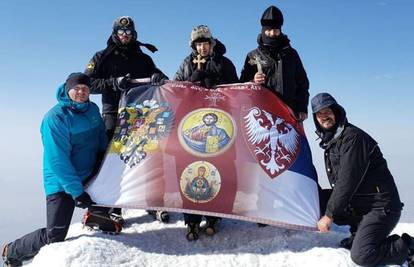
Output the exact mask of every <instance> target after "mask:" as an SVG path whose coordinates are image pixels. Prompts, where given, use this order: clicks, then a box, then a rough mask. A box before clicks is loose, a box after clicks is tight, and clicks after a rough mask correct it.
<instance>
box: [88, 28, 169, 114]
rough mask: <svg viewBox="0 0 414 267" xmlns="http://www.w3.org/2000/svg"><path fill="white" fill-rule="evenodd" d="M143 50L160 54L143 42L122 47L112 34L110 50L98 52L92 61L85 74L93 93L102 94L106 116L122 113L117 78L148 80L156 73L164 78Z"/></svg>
mask: <svg viewBox="0 0 414 267" xmlns="http://www.w3.org/2000/svg"><path fill="white" fill-rule="evenodd" d="M140 46H145V47H146V48H148V49H149V50H151V51H152V52H155V51H156V48H155V47H154V46H152V45H149V44H143V43H140V42H139V41H133V42H132V43H131V44H129V45H122V44H121V43H120V42H119V40H118V39H117V38H116V36H115V35H114V34H112V35H111V37H109V39H108V42H107V47H106V48H105V49H104V50H101V51H99V52H97V53H96V54H95V55H94V56H93V58H92V59H91V60H90V61H89V64H88V66H87V69H86V70H85V73H86V74H87V75H89V76H90V77H91V81H92V86H91V93H92V94H102V113H103V114H117V113H118V104H119V99H120V97H121V92H120V91H119V90H117V86H116V84H115V82H116V78H118V77H122V76H125V75H126V74H128V73H129V74H130V75H131V78H132V79H139V78H148V77H151V75H152V74H154V73H161V74H162V72H161V71H160V70H159V69H158V68H157V67H156V66H155V64H154V62H153V61H152V59H151V57H150V56H148V55H147V54H144V53H143V52H142V50H141V48H140ZM163 75H164V74H163ZM164 76H165V75H164Z"/></svg>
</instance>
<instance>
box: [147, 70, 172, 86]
mask: <svg viewBox="0 0 414 267" xmlns="http://www.w3.org/2000/svg"><path fill="white" fill-rule="evenodd" d="M166 80H168V77H167V76H165V75H164V74H162V73H159V72H156V73H154V74H152V75H151V85H163V84H164V83H165V81H166Z"/></svg>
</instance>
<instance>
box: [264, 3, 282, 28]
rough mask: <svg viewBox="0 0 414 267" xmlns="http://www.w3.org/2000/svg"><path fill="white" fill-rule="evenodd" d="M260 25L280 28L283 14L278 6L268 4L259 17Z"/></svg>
mask: <svg viewBox="0 0 414 267" xmlns="http://www.w3.org/2000/svg"><path fill="white" fill-rule="evenodd" d="M260 24H261V25H262V27H266V28H275V29H281V28H282V25H283V14H282V11H280V9H279V8H277V7H275V6H270V7H268V8H266V10H265V11H264V12H263V15H262V18H261V19H260Z"/></svg>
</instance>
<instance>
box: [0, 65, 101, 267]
mask: <svg viewBox="0 0 414 267" xmlns="http://www.w3.org/2000/svg"><path fill="white" fill-rule="evenodd" d="M89 87H90V79H89V77H88V76H87V75H85V74H83V73H72V74H70V75H69V77H68V78H67V80H66V83H65V84H63V85H61V86H60V87H59V88H58V90H57V100H58V104H57V105H55V106H54V107H53V108H52V109H51V110H49V112H48V113H47V114H46V115H45V116H44V118H43V121H42V125H41V134H42V142H43V148H44V158H43V183H44V187H45V192H46V209H47V226H46V228H42V229H38V230H36V231H34V232H32V233H30V234H27V235H25V236H23V237H21V238H19V239H17V240H15V241H14V242H11V243H8V244H7V245H5V246H4V247H3V250H2V256H3V260H4V263H5V265H6V266H21V265H22V263H23V261H26V260H30V259H31V258H33V257H34V256H35V255H36V254H37V253H38V252H39V250H40V249H41V248H42V247H43V246H44V245H46V244H50V243H54V242H60V241H63V240H64V239H65V237H66V234H67V232H68V229H69V225H70V221H71V219H72V214H73V211H74V208H75V206H76V207H79V208H83V209H84V208H87V207H90V206H91V205H92V204H94V202H93V201H92V200H91V198H90V196H89V195H88V193H86V192H85V191H84V189H83V185H82V182H83V181H85V180H86V179H87V178H88V177H90V176H91V175H93V174H94V173H95V170H96V169H97V166H98V165H99V164H100V161H101V159H102V158H103V155H104V153H105V150H106V147H107V137H106V134H105V125H104V123H103V121H102V118H101V116H100V113H99V108H98V106H97V105H96V104H95V103H93V102H90V101H89Z"/></svg>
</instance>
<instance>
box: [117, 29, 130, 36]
mask: <svg viewBox="0 0 414 267" xmlns="http://www.w3.org/2000/svg"><path fill="white" fill-rule="evenodd" d="M116 33H117V34H119V35H123V34H126V35H131V34H132V31H131V30H128V29H126V30H124V29H119V30H118V31H117V32H116Z"/></svg>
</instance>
